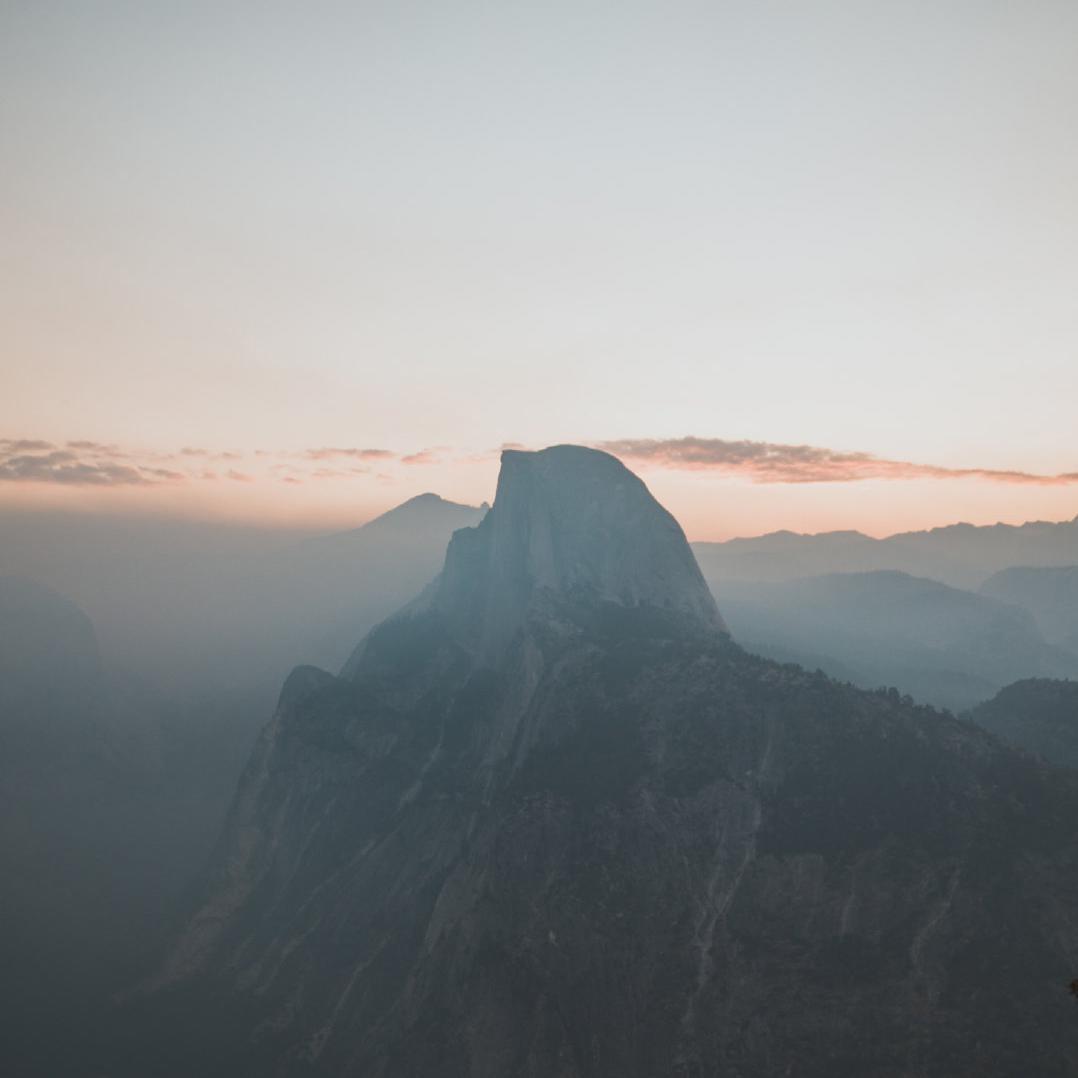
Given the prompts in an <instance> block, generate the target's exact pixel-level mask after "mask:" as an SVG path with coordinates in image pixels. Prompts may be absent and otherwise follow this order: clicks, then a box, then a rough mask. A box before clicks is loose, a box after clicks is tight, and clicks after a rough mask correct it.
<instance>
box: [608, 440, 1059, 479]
mask: <svg viewBox="0 0 1078 1078" xmlns="http://www.w3.org/2000/svg"><path fill="white" fill-rule="evenodd" d="M596 448H598V449H603V450H605V451H606V452H608V453H612V454H613V455H614V456H616V457H621V458H624V459H625V460H630V461H634V462H642V463H647V464H654V465H657V466H659V467H662V468H669V469H674V470H681V471H709V472H717V473H719V474H721V475H730V476H739V477H742V478H746V479H748V480H749V481H750V482H753V483H857V482H863V481H865V480H870V479H876V480H881V479H882V480H904V479H982V480H985V481H988V482H993V483H1014V484H1019V485H1028V486H1066V485H1069V484H1073V483H1078V472H1064V473H1061V474H1059V475H1038V474H1036V473H1033V472H1023V471H1013V470H1005V469H998V468H949V467H945V466H943V465H938V464H916V463H914V462H912V461H905V460H889V459H887V458H883V457H877V456H874V455H873V454H871V453H856V452H842V451H840V450H835V449H826V448H823V447H820V446H812V445H784V444H782V443H778V442H752V441H727V440H726V439H723V438H696V437H688V438H667V439H657V438H623V439H620V440H617V441H608V442H599V443H597V445H596Z"/></svg>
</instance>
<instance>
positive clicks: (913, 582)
mask: <svg viewBox="0 0 1078 1078" xmlns="http://www.w3.org/2000/svg"><path fill="white" fill-rule="evenodd" d="M719 598H720V602H721V605H722V609H723V612H724V613H725V615H726V619H727V622H728V623H729V625H730V629H731V632H732V633H733V635H734V637H735V638H736V639H737V640H738V641H740V642H741V643H742V644H743V645H744V646H745V647H747V648H749V649H750V650H755V651H758V652H760V653H762V654H765V655H768V656H770V657H772V658H778V659H782V660H785V661H793V662H798V663H801V664H802V665H806V666H808V667H810V668H813V667H817V666H818V667H820V668H821V669H823V670H825V671H827V672H828V673H829V674H831V675H832V676H834V677H838V678H843V679H846V680H850V681H852V682H854V683H855V684H858V685H862V686H864V687H866V688H875V687H879V686H895V687H897V688H899V689H901V690H902V691H903V692H906V693H909V694H910V695H911V696H913V697H914V698H916V699H918V700H920V701H922V702H926V703H933V704H936V705H937V706H941V707H949V708H952V709H959V710H960V709H963V708H967V707H970V706H972V705H973V704H975V703H977V702H979V701H981V700H984V699H986V698H987V697H989V696H991V695H992V694H993V693H994V692H996V691H997V690H998V689H999V688H1000V687H1002V686H1003V685H1005V684H1007V683H1008V682H1011V681H1015V680H1018V679H1019V678H1022V677H1034V676H1042V677H1043V676H1047V677H1064V676H1078V656H1075V655H1073V654H1071V653H1069V652H1066V651H1064V650H1063V649H1060V648H1057V647H1054V646H1053V645H1051V644H1049V643H1048V642H1047V641H1045V639H1044V638H1043V636H1042V635H1041V633H1040V632H1039V631H1038V629H1037V626H1036V625H1035V623H1034V621H1033V618H1032V617H1031V616H1030V614H1028V613H1027V612H1026V611H1024V610H1021V609H1019V608H1018V607H1015V606H1011V605H1009V604H1006V603H1002V602H999V601H998V600H995V599H990V598H988V597H986V596H982V595H977V594H975V593H973V592H968V591H962V590H960V589H957V588H951V587H948V586H947V585H945V584H941V583H939V582H938V581H934V580H926V579H923V578H919V577H912V576H909V575H907V574H905V573H899V572H874V573H838V574H829V575H827V576H817V577H808V578H804V579H799V580H790V581H782V582H768V583H755V584H750V583H745V582H736V581H735V582H732V583H730V584H728V585H727V586H726V587H725V588H723V589H722V591H721V592H720V594H719Z"/></svg>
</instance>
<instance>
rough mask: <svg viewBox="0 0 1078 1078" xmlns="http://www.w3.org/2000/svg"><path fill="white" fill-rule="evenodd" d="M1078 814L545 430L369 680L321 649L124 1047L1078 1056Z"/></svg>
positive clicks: (470, 1053)
mask: <svg viewBox="0 0 1078 1078" xmlns="http://www.w3.org/2000/svg"><path fill="white" fill-rule="evenodd" d="M577 514H585V516H584V517H583V518H579V517H578V516H577ZM619 521H620V522H624V525H622V524H619ZM650 566H654V567H655V572H654V573H651V572H650V571H649V567H650ZM660 582H661V583H660ZM1076 818H1078V783H1076V781H1075V780H1073V779H1072V778H1070V777H1068V776H1067V775H1066V773H1062V772H1054V771H1052V770H1051V769H1048V768H1045V767H1042V766H1040V765H1039V764H1037V763H1036V762H1035V761H1033V760H1031V759H1027V758H1023V757H1021V756H1019V755H1016V754H1014V753H1012V752H1011V751H1009V750H1007V749H1005V748H1003V747H1002V746H1000V745H999V743H997V742H996V741H995V740H994V739H993V738H992V737H991V736H989V735H988V734H986V733H984V732H983V731H981V730H979V729H978V728H977V727H975V726H973V725H972V724H966V723H962V722H959V721H957V720H954V719H952V718H950V717H947V716H944V715H941V714H939V713H937V712H935V711H932V710H931V709H926V708H917V707H913V706H912V705H910V704H908V703H905V702H903V701H902V700H901V699H900V698H899V697H898V695H897V694H886V693H884V694H879V693H866V692H862V691H858V690H855V689H852V688H849V687H844V686H840V685H837V684H835V683H833V682H831V681H829V680H828V679H827V678H825V677H823V676H822V675H812V674H807V673H805V672H804V671H802V670H801V669H799V668H797V667H790V666H780V665H778V664H776V663H773V662H769V661H766V660H763V659H759V658H755V657H752V656H750V655H748V654H746V653H745V652H743V651H742V650H741V649H740V648H739V647H738V646H737V645H736V644H734V643H733V642H732V641H731V640H730V639H729V637H728V636H727V635H726V634H725V633H724V632H723V631H722V622H721V620H720V618H719V615H718V613H717V611H716V610H715V608H714V604H713V601H712V600H711V597H710V595H709V594H708V593H707V591H706V588H705V586H704V584H703V581H702V578H701V577H700V574H699V571H698V570H696V567H695V565H694V564H693V562H692V558H691V554H690V552H689V551H688V548H687V546H686V544H685V540H684V537H683V536H682V535H681V532H680V529H678V528H677V526H676V524H675V523H674V522H673V521H672V520H671V518H669V516H668V515H667V514H666V513H665V512H664V511H663V510H662V509H661V508H660V507H659V506H657V505H656V504H655V503H654V502H653V501H652V500H651V498H650V495H648V494H647V491H646V489H645V488H644V487H643V485H642V484H640V483H639V481H638V480H636V479H635V478H634V477H632V476H631V475H630V474H629V473H628V472H627V471H625V469H623V468H622V467H621V466H620V465H618V464H617V463H616V462H614V461H612V459H611V458H608V457H605V456H604V455H602V454H597V453H594V452H590V451H583V450H578V449H572V448H557V449H554V450H548V451H545V452H543V453H538V454H512V455H510V456H508V457H507V459H506V461H505V465H504V467H503V474H502V479H501V482H500V484H499V490H498V496H497V499H496V501H495V505H494V508H493V510H492V512H491V513H490V514H489V515H488V517H487V518H486V520H485V521H484V523H483V524H482V525H481V526H480V527H479V528H477V529H475V530H473V531H470V532H463V533H458V535H457V536H456V537H455V538H454V540H453V542H452V544H451V546H450V551H449V554H448V557H447V562H446V568H445V571H444V572H443V574H442V576H441V578H440V579H439V580H438V581H436V582H435V584H433V585H432V586H431V587H430V588H429V589H428V590H427V592H426V593H425V595H424V596H423V597H422V598H421V599H420V600H419V601H417V602H416V603H415V604H413V605H412V606H411V607H409V608H408V609H406V610H405V611H404V612H402V614H401V615H399V616H398V617H396V618H394V619H391V620H390V621H388V622H386V623H384V624H383V625H382V626H380V627H379V628H378V629H376V630H375V631H374V632H373V633H372V634H371V635H370V636H369V637H368V639H367V640H366V641H365V642H364V644H363V646H362V647H361V648H360V649H359V650H358V651H357V653H356V655H355V656H354V658H353V660H352V662H351V663H350V665H349V670H348V674H347V676H346V677H342V678H335V677H332V676H331V675H329V674H326V673H323V672H321V671H318V670H315V669H313V668H301V669H299V670H297V671H295V672H294V673H293V674H292V676H291V677H290V678H289V680H288V682H287V684H286V685H285V687H284V690H283V692H282V694H281V699H280V704H279V707H278V710H277V714H276V716H275V717H274V719H273V721H272V722H271V723H270V725H269V726H268V727H267V728H266V730H265V732H264V733H263V735H262V738H261V740H260V742H259V745H258V747H257V749H256V751H255V754H254V756H253V757H252V760H251V762H250V765H249V766H248V769H247V771H246V773H245V776H244V779H243V781H242V784H241V787H240V790H239V793H238V796H237V799H236V802H235V805H234V808H233V811H232V814H231V818H230V821H229V824H228V827H227V829H226V832H225V834H224V836H223V838H222V841H221V845H220V849H219V853H218V856H217V858H216V861H215V864H214V866H213V870H212V872H211V875H210V878H209V879H208V881H207V884H206V886H205V889H204V892H203V896H202V899H201V901H200V903H199V906H198V909H197V911H196V912H195V913H194V915H193V916H192V918H191V920H190V922H189V924H188V926H187V928H186V930H185V931H184V932H183V934H182V936H181V938H180V939H179V941H178V942H177V945H176V947H175V948H174V949H173V951H172V953H171V954H170V956H169V958H168V960H167V961H166V962H165V964H164V965H163V967H162V969H161V970H160V971H159V973H158V975H157V976H156V977H155V979H154V981H153V983H152V985H150V986H149V987H148V988H147V989H145V990H144V991H143V993H142V994H141V995H140V996H139V997H138V998H137V999H136V1000H135V1001H133V1002H131V1003H129V1009H128V1012H127V1016H126V1025H127V1028H129V1029H131V1030H133V1031H137V1033H138V1035H137V1036H134V1037H133V1039H132V1042H131V1043H129V1044H127V1045H126V1046H125V1049H124V1053H123V1059H124V1062H125V1064H126V1065H128V1066H130V1067H131V1068H132V1070H133V1071H138V1072H139V1073H156V1074H177V1075H178V1074H190V1073H199V1074H222V1075H224V1074H236V1073H259V1074H267V1075H272V1074H278V1075H305V1074H321V1075H345V1074H349V1075H362V1076H365V1078H366V1076H385V1078H402V1076H408V1075H414V1076H420V1075H433V1074H437V1075H440V1076H446V1078H454V1076H461V1078H465V1076H467V1078H507V1076H517V1075H519V1076H532V1078H540V1076H544V1078H545V1076H560V1078H584V1076H588V1078H598V1076H610V1078H614V1076H617V1078H626V1076H641V1078H643V1076H658V1075H681V1076H696V1075H715V1074H729V1075H744V1076H749V1075H776V1076H777V1075H798V1076H820V1078H824V1076H826V1078H835V1076H842V1075H850V1076H853V1075H857V1076H863V1075H876V1076H884V1075H887V1076H896V1078H897V1076H899V1075H915V1074H916V1075H939V1076H941V1078H942V1076H948V1078H952V1076H962V1075H969V1076H973V1075H977V1076H979V1078H980V1076H986V1075H988V1076H991V1075H1018V1074H1038V1075H1063V1074H1068V1073H1072V1071H1073V1064H1074V1060H1075V1059H1078V1016H1076V1015H1075V1014H1074V1010H1073V1001H1071V1000H1070V999H1069V998H1068V996H1067V992H1066V983H1067V981H1068V980H1069V979H1070V977H1071V976H1073V971H1074V970H1075V968H1078V918H1076V917H1075V915H1074V903H1073V896H1074V894H1075V893H1076V889H1078V851H1076V850H1075V847H1074V843H1073V821H1074V819H1076ZM140 1038H141V1039H140ZM166 1046H167V1047H166ZM116 1069H120V1068H116Z"/></svg>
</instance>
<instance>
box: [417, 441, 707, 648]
mask: <svg viewBox="0 0 1078 1078" xmlns="http://www.w3.org/2000/svg"><path fill="white" fill-rule="evenodd" d="M567 602H568V603H574V604H588V603H590V604H595V603H613V604H616V605H619V606H624V607H653V608H655V609H658V610H665V611H670V612H675V613H677V614H679V615H681V616H682V617H684V618H686V619H688V620H689V621H692V622H694V623H696V624H698V625H700V626H702V627H704V628H707V629H715V630H721V629H723V628H724V626H723V623H722V619H721V617H720V616H719V612H718V610H717V609H716V606H715V600H714V599H713V598H712V595H711V592H710V591H709V590H708V587H707V585H706V584H705V583H704V578H703V576H702V575H701V573H700V569H699V567H698V566H697V564H696V559H695V558H694V557H693V554H692V551H691V550H690V549H689V544H688V543H687V542H686V540H685V536H684V533H683V532H682V530H681V526H680V525H679V524H678V522H677V521H676V520H675V519H674V518H673V517H672V516H671V515H670V514H669V513H668V512H667V511H666V510H665V509H663V507H662V506H661V505H659V503H658V502H656V501H655V499H654V498H653V497H652V496H651V494H650V493H649V491H648V489H647V487H646V486H644V484H643V483H642V482H641V481H640V480H639V479H638V478H637V477H636V476H635V475H633V473H632V472H630V471H629V470H628V469H627V468H626V467H625V466H624V465H623V464H621V463H620V462H619V461H618V460H616V459H615V458H614V457H611V456H609V455H608V454H606V453H600V452H598V451H596V450H594V449H583V448H581V447H579V446H570V445H562V446H554V447H552V448H550V449H545V450H543V451H542V452H539V453H524V452H517V451H512V450H510V451H507V452H505V453H503V454H502V469H501V475H500V477H499V480H498V493H497V496H496V498H495V501H494V507H493V509H492V510H491V512H490V513H489V514H488V516H487V518H486V519H485V520H484V521H483V522H482V524H480V525H479V527H478V528H473V529H468V530H463V531H459V532H457V533H456V535H454V537H453V539H452V541H451V542H450V544H449V550H448V553H447V554H446V562H445V570H444V572H443V573H442V576H441V579H440V580H439V582H438V584H437V585H436V598H435V604H436V607H437V609H438V610H439V611H440V612H441V613H442V614H443V615H444V616H445V618H446V620H447V621H448V622H450V623H451V624H452V625H453V626H454V627H455V628H456V629H457V630H458V632H459V633H460V636H461V639H462V640H464V641H466V642H467V643H468V644H470V645H471V646H472V647H474V648H475V649H476V651H477V653H478V654H479V655H480V656H482V657H483V658H484V659H486V660H490V661H496V660H497V659H498V658H499V657H500V656H501V655H502V654H503V653H504V651H505V647H506V645H507V644H508V643H509V642H510V641H511V640H512V639H513V637H514V635H515V634H516V633H517V632H519V630H520V629H521V628H522V627H523V626H524V625H525V624H526V622H527V621H528V618H529V617H530V616H531V615H533V614H535V613H536V612H540V613H541V614H543V615H546V616H549V614H550V613H551V612H552V608H553V607H556V606H558V605H560V604H564V603H567Z"/></svg>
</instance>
